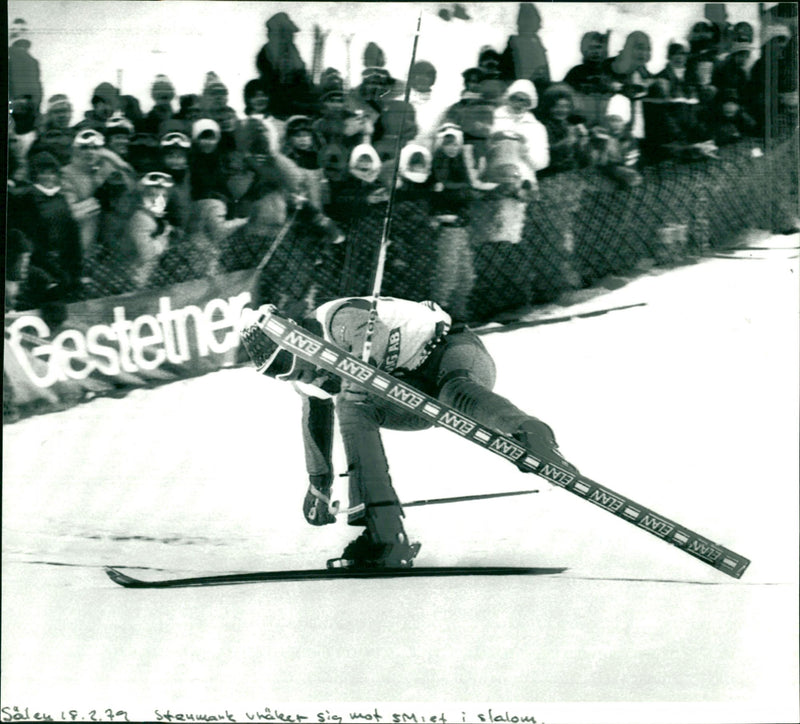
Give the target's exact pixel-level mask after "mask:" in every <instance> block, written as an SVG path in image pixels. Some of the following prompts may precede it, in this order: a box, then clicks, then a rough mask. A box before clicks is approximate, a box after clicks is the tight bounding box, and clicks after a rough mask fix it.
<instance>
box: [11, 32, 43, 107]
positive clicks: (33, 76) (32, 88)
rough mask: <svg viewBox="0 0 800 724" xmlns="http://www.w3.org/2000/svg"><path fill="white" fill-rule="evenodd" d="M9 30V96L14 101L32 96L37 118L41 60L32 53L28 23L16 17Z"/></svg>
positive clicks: (40, 86)
mask: <svg viewBox="0 0 800 724" xmlns="http://www.w3.org/2000/svg"><path fill="white" fill-rule="evenodd" d="M8 30H9V33H8V97H9V99H10V100H12V101H13V100H14V99H15V98H25V97H28V98H30V100H31V104H32V106H33V114H34V118H36V117H38V115H39V107H40V106H41V104H42V96H43V93H42V79H41V72H40V70H39V61H38V60H36V58H34V57H33V56H32V55H31V53H30V49H31V41H30V39H29V38H28V24H27V23H26V22H25V21H24V20H23V19H22V18H16V19H15V20H14V21H13V22H12V23H11V27H10V28H9V29H8Z"/></svg>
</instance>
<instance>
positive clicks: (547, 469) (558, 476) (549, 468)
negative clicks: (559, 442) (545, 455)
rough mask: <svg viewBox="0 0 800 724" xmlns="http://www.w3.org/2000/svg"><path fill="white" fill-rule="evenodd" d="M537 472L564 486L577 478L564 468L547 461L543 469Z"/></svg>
mask: <svg viewBox="0 0 800 724" xmlns="http://www.w3.org/2000/svg"><path fill="white" fill-rule="evenodd" d="M536 474H537V475H541V476H542V477H543V478H547V479H548V480H549V481H550V482H551V483H555V484H556V485H560V486H561V487H562V488H564V487H566V486H567V485H569V484H570V483H571V482H572V481H573V480H575V476H574V475H573V474H572V473H570V472H567V471H566V470H562V469H561V468H558V467H556V466H555V465H552V464H550V463H545V464H544V465H542V467H541V469H539V470H537V471H536Z"/></svg>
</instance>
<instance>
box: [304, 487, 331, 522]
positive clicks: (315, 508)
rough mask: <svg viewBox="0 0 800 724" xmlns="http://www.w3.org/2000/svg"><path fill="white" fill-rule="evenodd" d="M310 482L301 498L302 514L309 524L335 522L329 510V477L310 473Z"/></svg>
mask: <svg viewBox="0 0 800 724" xmlns="http://www.w3.org/2000/svg"><path fill="white" fill-rule="evenodd" d="M310 479H311V483H310V484H309V486H308V490H307V491H306V497H305V499H304V500H303V515H304V516H305V518H306V520H307V521H308V522H309V523H310V524H311V525H318V526H319V525H328V523H335V522H336V516H335V515H333V513H331V511H330V507H329V506H330V505H331V498H330V495H331V484H332V481H331V477H330V476H329V475H312V476H310Z"/></svg>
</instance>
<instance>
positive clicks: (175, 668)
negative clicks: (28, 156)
mask: <svg viewBox="0 0 800 724" xmlns="http://www.w3.org/2000/svg"><path fill="white" fill-rule="evenodd" d="M797 247H798V238H797V236H787V237H775V238H771V239H762V240H761V241H760V242H759V243H758V244H757V245H755V246H753V248H750V249H745V250H741V251H737V252H734V253H731V254H727V255H721V254H720V255H717V256H712V257H710V258H705V259H703V260H701V261H699V262H698V263H695V264H692V265H688V266H685V267H681V268H678V269H673V270H668V271H666V270H660V271H651V272H650V273H647V274H645V275H643V276H641V277H640V278H638V279H635V280H632V281H630V282H629V283H627V284H626V285H624V286H622V287H620V288H618V289H616V290H615V291H611V292H609V293H607V294H603V295H599V296H595V297H593V298H591V299H587V300H586V301H584V302H582V303H580V304H576V305H573V306H570V307H557V306H555V305H554V306H551V307H548V308H544V309H540V310H537V311H535V312H534V313H532V315H531V316H530V317H529V318H528V319H527V321H528V322H529V324H517V325H514V327H513V329H507V328H502V327H496V328H492V329H491V331H488V332H487V333H485V334H483V336H482V338H483V340H484V342H485V343H486V345H487V347H488V348H489V350H490V352H491V353H492V355H493V356H494V357H495V360H496V361H497V365H498V369H499V375H498V383H497V387H496V390H497V391H498V392H499V393H501V394H503V395H506V396H508V397H510V398H511V399H513V400H514V402H515V403H516V404H518V405H519V406H520V407H522V408H524V409H526V410H528V411H530V412H531V413H532V414H535V415H537V416H538V417H540V418H541V419H543V420H546V421H547V422H548V423H550V424H551V426H552V427H553V428H554V429H555V431H556V434H557V437H558V440H559V443H560V445H561V449H562V450H563V452H564V453H565V455H566V456H567V457H568V458H569V459H571V460H572V461H573V462H574V463H575V464H576V465H577V466H578V467H579V468H580V469H581V470H582V471H583V472H585V473H586V474H587V475H589V476H590V477H592V478H594V479H595V480H598V481H600V482H602V483H604V484H605V485H607V486H608V487H610V488H611V489H612V490H615V491H618V492H620V493H622V494H624V495H626V496H628V497H630V498H632V499H633V500H634V501H637V502H639V503H641V504H643V505H646V506H648V507H650V508H652V509H653V510H655V511H657V512H659V513H661V514H662V515H664V516H667V517H669V518H672V519H673V520H676V521H678V522H680V523H681V524H683V525H685V526H687V527H689V528H690V529H692V530H695V531H697V532H699V533H701V534H703V535H705V536H707V537H708V538H710V539H711V540H714V541H717V542H719V543H721V544H723V545H725V546H726V547H728V548H730V549H732V550H733V551H735V552H737V553H740V554H742V555H744V556H746V557H748V558H750V559H751V560H752V565H751V566H750V568H749V569H748V571H747V572H746V573H745V574H744V576H743V578H742V579H741V580H735V579H733V578H730V577H728V576H726V575H724V574H722V573H720V572H719V571H717V570H715V569H713V568H711V567H709V566H706V565H704V564H703V563H702V562H700V561H698V560H696V559H694V558H692V557H690V556H688V555H686V554H685V553H683V552H682V551H680V550H679V549H677V548H674V547H672V546H670V545H667V544H665V543H664V542H662V541H660V540H658V539H657V538H656V537H654V536H651V535H648V534H646V533H644V532H643V531H641V530H638V529H637V528H635V527H634V526H631V525H627V524H626V523H625V522H624V521H622V520H620V519H618V518H616V517H614V516H612V515H610V514H608V513H607V512H606V511H604V510H602V509H600V508H598V507H596V506H593V505H590V504H588V503H587V502H586V501H585V500H581V499H579V498H577V497H575V496H573V495H570V494H569V493H567V492H565V491H563V490H560V489H556V488H553V487H551V486H549V485H548V484H547V483H546V482H545V481H543V480H540V479H539V478H537V477H535V476H532V475H528V476H523V475H522V474H521V473H519V472H518V471H517V470H516V468H514V467H513V466H512V465H509V464H508V463H506V462H505V461H503V460H501V459H500V458H497V457H495V456H492V455H489V454H487V453H486V452H485V451H483V450H481V449H479V448H477V447H475V446H472V445H469V444H467V443H465V442H464V441H462V440H460V439H459V438H458V437H456V436H455V435H452V434H449V433H447V432H445V431H443V430H430V431H425V432H416V433H409V432H405V433H403V432H393V431H387V432H386V433H385V445H386V449H387V453H388V456H389V460H390V464H391V472H392V476H393V480H394V482H395V486H396V488H397V490H398V492H399V495H400V497H401V499H402V500H405V501H410V500H415V499H419V498H432V497H440V496H452V495H469V494H473V493H475V494H477V493H484V492H498V491H511V490H520V489H537V490H538V491H539V492H538V493H533V494H529V495H525V496H519V497H509V498H499V499H493V500H486V501H480V502H467V503H457V504H450V505H431V506H426V507H415V508H409V509H408V510H407V512H406V527H407V530H408V531H409V533H410V534H411V536H412V538H413V539H416V540H419V541H420V542H421V543H422V550H421V552H420V555H419V558H418V561H417V562H418V565H425V566H428V565H455V564H470V565H494V564H497V565H523V566H566V567H568V569H569V570H568V571H566V572H565V573H563V574H561V575H558V576H545V577H512V578H499V579H498V578H481V577H469V578H433V579H423V578H417V579H392V580H367V581H321V582H302V583H266V584H263V583H262V584H251V585H241V586H230V587H216V588H201V589H178V590H146V591H136V590H125V589H123V588H120V587H118V586H116V585H115V584H113V583H112V582H111V581H110V580H109V579H108V578H107V577H106V575H105V573H104V572H103V567H104V566H106V565H115V566H120V567H126V568H128V569H129V570H130V572H131V573H132V574H133V575H138V576H141V577H143V578H147V577H151V578H155V577H158V576H164V577H170V576H175V575H199V574H203V573H212V572H216V573H221V572H234V571H248V570H252V571H255V570H271V569H295V568H318V567H321V566H322V565H324V561H325V559H326V558H328V557H331V556H335V555H337V554H338V553H339V552H340V551H341V549H342V547H343V546H344V545H345V543H346V542H347V541H348V540H349V539H350V538H351V537H352V536H354V535H355V533H356V532H357V531H356V530H355V529H352V528H348V527H347V526H346V525H345V524H344V522H340V523H339V524H337V525H331V526H327V527H324V528H313V527H311V526H309V525H307V524H306V523H305V521H304V519H303V517H302V512H301V503H302V499H303V495H304V491H305V486H306V478H305V472H304V466H303V457H302V444H301V439H300V434H299V426H300V411H299V400H298V398H297V397H296V395H295V393H294V392H293V391H292V389H291V388H289V387H287V386H283V385H281V384H280V383H277V382H275V381H272V380H269V379H267V378H263V377H258V376H256V375H255V373H254V372H253V370H252V369H250V368H247V367H243V368H237V369H229V370H223V371H220V372H217V373H214V374H210V375H207V376H204V377H201V378H197V379H191V380H186V381H182V382H178V383H173V384H170V385H166V386H164V387H160V388H157V389H152V390H139V391H135V392H132V393H131V394H129V395H128V396H127V397H125V398H123V399H98V400H95V401H93V402H91V403H88V404H85V405H81V406H78V407H75V408H73V409H70V410H67V411H65V412H59V413H54V414H50V415H44V416H40V417H36V418H31V419H26V420H22V421H20V422H18V423H15V424H13V425H8V426H6V427H5V428H4V431H3V432H4V443H3V449H4V459H3V580H2V583H3V587H2V601H3V610H2V616H3V619H2V620H3V630H2V706H3V709H2V716H3V719H2V720H3V721H11V720H12V719H13V715H14V714H15V713H16V714H20V715H22V714H25V715H26V716H27V717H28V718H33V717H34V714H36V713H39V714H42V715H45V714H47V715H50V716H53V717H54V718H56V719H58V720H70V719H71V718H75V717H76V718H77V719H79V720H91V718H92V715H91V713H92V712H94V717H95V718H96V719H98V720H108V719H109V717H110V716H114V717H115V720H116V721H120V720H122V719H123V718H124V717H123V715H121V714H118V712H127V716H128V718H129V719H130V720H153V721H156V720H167V715H169V716H171V717H173V719H172V720H180V719H175V716H176V715H177V714H179V713H180V714H182V715H183V716H184V717H186V716H188V714H192V715H193V716H195V718H196V719H197V718H198V717H200V716H201V715H202V716H205V717H206V719H211V720H212V721H213V720H214V717H216V718H218V719H219V720H230V719H234V720H240V721H256V720H260V721H270V720H271V721H319V722H334V721H350V720H355V721H384V722H390V721H418V722H422V721H425V722H431V721H442V720H446V721H454V722H465V721H466V722H469V721H532V720H533V719H534V718H535V720H536V721H544V722H548V724H552V723H554V722H601V721H609V722H624V721H630V722H639V723H643V722H650V721H652V722H661V721H663V722H704V721H708V722H725V721H731V722H746V721H754V722H755V721H758V722H762V721H773V722H789V721H797V720H798V716H799V715H800V713H799V712H798V610H797V609H798V597H797V586H798V551H797V540H798V457H799V456H798V411H797V402H798V374H797V372H798V328H797V322H798V260H797ZM604 310H605V313H603V314H590V313H592V312H600V311H604ZM562 318H563V319H562ZM559 319H560V320H561V321H557V320H559ZM544 321H549V322H551V323H547V324H544V323H542V322H544ZM336 462H337V467H338V470H339V471H342V472H343V471H344V468H345V466H344V463H343V460H342V455H341V451H340V449H339V447H338V446H337V449H336ZM338 480H339V482H338V483H337V487H336V489H335V492H336V494H337V497H339V498H341V500H342V504H343V505H345V504H346V482H345V478H339V479H338ZM14 707H17V709H14ZM70 712H74V717H73V714H71V713H70ZM358 715H360V716H358ZM270 717H272V718H271V719H270ZM303 717H306V718H305V719H304V718H303ZM442 717H443V718H442ZM515 717H516V719H515ZM525 717H528V718H527V719H525ZM184 720H189V719H186V718H184Z"/></svg>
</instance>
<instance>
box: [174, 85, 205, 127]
mask: <svg viewBox="0 0 800 724" xmlns="http://www.w3.org/2000/svg"><path fill="white" fill-rule="evenodd" d="M179 105H180V109H179V110H178V112H177V113H176V114H175V115H174V116H173V120H176V121H180V122H181V123H182V124H183V128H182V129H181V133H185V134H186V135H187V136H191V135H192V125H193V124H194V122H195V121H198V120H200V118H202V116H203V107H202V104H201V101H200V96H199V95H197V94H196V93H187V94H186V95H182V96H181V97H180V100H179Z"/></svg>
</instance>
